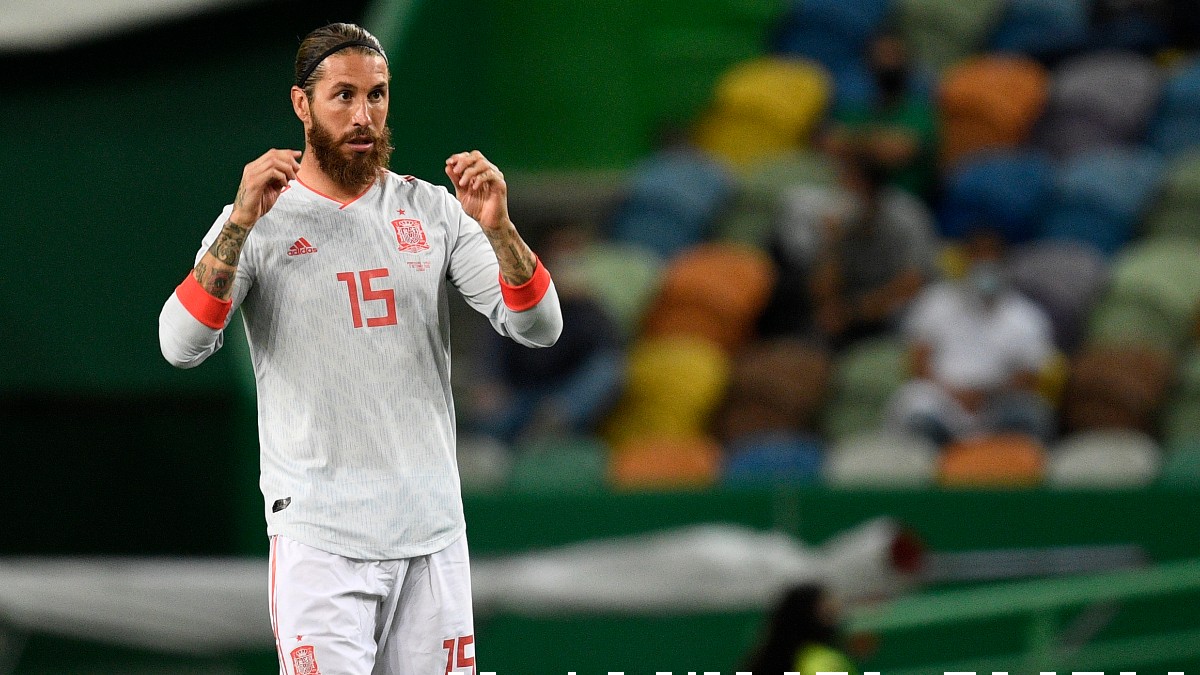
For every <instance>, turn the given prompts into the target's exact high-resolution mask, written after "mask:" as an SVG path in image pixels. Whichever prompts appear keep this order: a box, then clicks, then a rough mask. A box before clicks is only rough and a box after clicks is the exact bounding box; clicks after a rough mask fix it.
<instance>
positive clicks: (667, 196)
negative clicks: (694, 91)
mask: <svg viewBox="0 0 1200 675" xmlns="http://www.w3.org/2000/svg"><path fill="white" fill-rule="evenodd" d="M733 187H734V183H733V177H732V176H731V175H730V173H729V171H728V170H727V169H726V168H725V167H724V166H723V165H722V164H720V163H719V162H717V161H716V160H715V159H712V158H711V157H708V156H706V155H704V154H701V153H698V152H690V151H666V152H662V153H659V154H657V155H655V156H653V157H651V158H650V159H648V160H647V161H645V162H643V163H642V164H641V165H640V166H638V167H637V168H636V169H635V170H634V172H633V178H632V185H631V186H630V190H629V196H628V199H627V200H626V201H625V203H624V205H623V206H622V208H621V209H620V211H619V213H618V214H617V216H616V220H615V222H614V224H613V231H612V235H613V239H615V240H616V241H618V242H622V243H625V244H633V245H638V246H643V247H645V248H646V249H647V250H649V251H651V252H653V253H655V254H657V255H658V256H660V257H661V258H664V259H666V258H670V257H671V256H672V255H674V254H675V253H676V252H677V251H679V250H681V249H684V248H687V247H688V246H691V245H692V244H695V243H697V242H699V241H701V240H702V239H703V238H704V237H705V236H706V235H707V234H708V233H709V229H710V227H711V225H712V223H713V220H714V219H715V218H716V215H717V213H719V211H720V209H721V208H722V207H723V206H724V205H725V203H726V201H727V200H728V199H729V198H730V197H731V196H732V194H733Z"/></svg>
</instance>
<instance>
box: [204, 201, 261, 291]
mask: <svg viewBox="0 0 1200 675" xmlns="http://www.w3.org/2000/svg"><path fill="white" fill-rule="evenodd" d="M249 234H250V228H248V227H242V226H241V225H238V224H237V223H235V222H233V221H232V220H227V221H225V227H222V228H221V233H220V234H218V235H217V240H216V241H214V242H213V244H212V246H209V247H208V253H206V254H204V256H203V257H202V258H201V259H200V262H198V263H196V267H195V270H194V271H193V274H194V275H195V277H196V281H197V282H198V283H199V284H200V287H201V288H203V289H204V290H206V291H208V292H209V293H211V294H212V295H213V296H214V297H216V298H219V299H221V300H228V299H229V296H231V295H233V281H234V278H235V277H236V276H237V266H238V260H239V259H240V258H241V256H242V246H244V245H245V244H246V237H247V236H248V235H249Z"/></svg>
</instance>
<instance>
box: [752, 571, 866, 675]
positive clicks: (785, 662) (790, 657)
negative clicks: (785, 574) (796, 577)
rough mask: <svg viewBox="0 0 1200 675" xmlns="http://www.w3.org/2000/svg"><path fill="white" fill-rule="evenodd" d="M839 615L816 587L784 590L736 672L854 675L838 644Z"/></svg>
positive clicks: (808, 585)
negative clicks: (757, 640) (762, 629)
mask: <svg viewBox="0 0 1200 675" xmlns="http://www.w3.org/2000/svg"><path fill="white" fill-rule="evenodd" d="M839 614H840V608H839V606H838V603H837V602H836V600H835V599H834V598H833V597H832V596H830V595H829V593H828V592H827V591H826V590H825V589H824V588H822V587H821V586H819V585H817V584H802V585H799V586H796V587H794V588H791V589H788V591H787V592H786V593H785V594H784V595H783V597H782V598H781V599H780V600H779V601H778V603H777V604H776V605H775V607H774V608H773V609H772V611H771V615H770V618H769V620H768V623H767V626H766V629H765V630H764V632H763V635H762V637H761V638H760V640H759V643H758V645H757V646H756V647H755V648H754V651H753V652H752V653H751V654H750V657H749V658H748V659H747V660H746V662H745V663H744V664H743V665H742V666H741V667H740V668H738V672H750V673H754V675H783V673H800V674H801V675H816V673H818V672H844V673H855V672H857V671H856V669H855V668H854V665H853V663H851V661H850V659H849V657H847V656H846V655H845V654H844V653H843V652H842V647H841V645H840V644H839V643H840V642H841V640H840V638H839V634H838V623H839Z"/></svg>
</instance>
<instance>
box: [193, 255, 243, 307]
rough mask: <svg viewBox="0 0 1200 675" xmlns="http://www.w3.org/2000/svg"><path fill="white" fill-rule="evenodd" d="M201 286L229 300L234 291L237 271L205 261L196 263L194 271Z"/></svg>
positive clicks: (222, 298) (214, 294) (220, 297)
mask: <svg viewBox="0 0 1200 675" xmlns="http://www.w3.org/2000/svg"><path fill="white" fill-rule="evenodd" d="M194 274H195V276H196V281H197V282H198V283H199V284H200V287H201V288H203V289H204V290H206V291H208V292H209V293H211V294H212V295H213V296H214V297H216V298H219V299H221V300H228V299H229V296H230V295H231V294H232V293H233V278H234V276H235V271H234V270H233V269H227V268H225V267H224V266H221V267H213V266H210V265H206V264H205V263H204V261H203V260H202V261H200V262H198V263H196V269H195V272H194Z"/></svg>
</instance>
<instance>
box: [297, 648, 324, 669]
mask: <svg viewBox="0 0 1200 675" xmlns="http://www.w3.org/2000/svg"><path fill="white" fill-rule="evenodd" d="M292 670H293V671H295V673H296V675H321V671H320V669H318V668H317V655H316V652H315V650H314V649H313V647H312V646H311V645H306V646H304V647H296V648H295V649H293V650H292Z"/></svg>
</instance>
